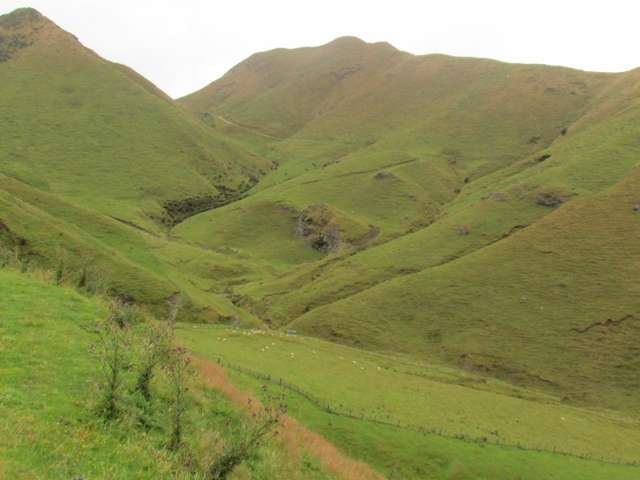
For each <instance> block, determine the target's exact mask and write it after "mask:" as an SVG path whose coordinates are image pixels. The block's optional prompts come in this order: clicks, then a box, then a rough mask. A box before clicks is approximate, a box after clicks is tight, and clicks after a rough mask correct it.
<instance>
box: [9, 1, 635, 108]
mask: <svg viewBox="0 0 640 480" xmlns="http://www.w3.org/2000/svg"><path fill="white" fill-rule="evenodd" d="M25 2H30V3H25ZM22 6H31V7H34V8H36V9H38V10H39V11H40V12H41V13H43V14H44V15H46V16H47V17H49V18H50V19H51V20H53V21H54V22H56V23H57V24H58V25H60V26H61V27H62V28H64V29H65V30H68V31H70V32H72V33H74V34H75V35H76V36H77V37H79V39H80V41H81V42H82V43H84V44H85V45H86V46H87V47H89V48H91V49H93V50H95V51H97V52H98V53H99V54H100V55H102V56H103V57H106V58H108V59H109V60H113V61H117V62H120V63H125V64H127V65H129V66H130V67H132V68H134V69H135V70H137V71H138V72H140V73H141V74H143V75H144V76H146V77H147V78H149V79H150V80H152V81H153V82H154V83H156V84H157V85H158V86H159V87H160V88H162V89H163V90H165V91H166V92H167V93H169V94H170V95H172V96H173V97H179V96H182V95H185V94H187V93H190V92H192V91H194V90H196V89H198V88H201V87H203V86H205V85H206V84H208V83H210V82H211V81H213V80H215V79H216V78H218V77H220V76H221V75H223V74H224V73H225V72H226V71H227V70H229V69H230V68H231V67H233V66H234V65H235V64H236V63H238V62H240V61H242V60H243V59H245V58H246V57H248V56H249V55H251V54H252V53H255V52H257V51H263V50H269V49H272V48H276V47H288V48H294V47H301V46H311V45H321V44H324V43H327V42H329V41H331V40H333V39H334V38H336V37H339V36H343V35H355V36H358V37H360V38H362V39H364V40H366V41H370V42H373V41H387V42H389V43H391V44H393V45H394V46H396V47H397V48H399V49H401V50H405V51H408V52H411V53H415V54H425V53H446V54H451V55H462V56H473V57H488V58H495V59H498V60H504V61H511V62H524V63H546V64H552V65H566V66H570V67H575V68H581V69H585V70H600V71H622V70H629V69H631V68H635V67H639V66H640V28H639V27H638V25H639V22H640V2H639V1H637V0H607V1H591V0H583V1H578V0H564V1H563V0H536V1H521V0H511V1H509V0H502V1H501V0H440V1H431V0H386V1H378V0H324V1H318V0H316V1H313V2H310V1H304V0H270V1H269V0H263V1H259V0H252V1H249V0H209V1H206V0H22V1H16V0H0V13H8V12H10V11H12V10H13V9H15V8H18V7H22Z"/></svg>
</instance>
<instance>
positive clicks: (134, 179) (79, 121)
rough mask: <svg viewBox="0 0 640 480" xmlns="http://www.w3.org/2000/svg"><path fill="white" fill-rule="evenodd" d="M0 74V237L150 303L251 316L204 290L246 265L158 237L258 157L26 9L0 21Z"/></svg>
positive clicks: (257, 169)
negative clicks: (178, 301)
mask: <svg viewBox="0 0 640 480" xmlns="http://www.w3.org/2000/svg"><path fill="white" fill-rule="evenodd" d="M0 78H1V79H2V81H0V99H1V101H0V120H1V122H2V142H0V232H2V233H3V235H0V241H1V242H2V243H4V244H7V246H8V247H9V248H13V249H16V250H19V251H20V254H22V255H23V256H24V258H25V261H31V262H37V263H41V264H45V265H47V266H49V267H55V266H56V265H62V264H64V268H65V270H67V272H66V274H67V275H69V276H73V275H76V276H80V273H79V272H81V271H83V270H87V269H89V270H91V271H92V272H94V274H95V276H96V277H100V279H99V283H101V284H102V283H104V287H105V288H108V289H110V290H111V291H112V293H114V294H117V295H121V296H123V297H125V298H128V299H131V300H134V301H138V302H141V303H145V304H147V305H150V306H152V307H153V308H154V309H156V310H158V313H160V311H161V310H163V309H166V308H167V301H168V300H169V299H171V298H174V297H175V295H176V294H177V293H182V294H183V297H184V302H183V303H184V306H185V309H184V313H183V314H184V315H188V316H190V317H191V318H200V319H208V320H211V319H222V318H226V319H233V318H237V319H245V320H247V321H251V319H250V316H249V315H247V314H245V313H243V312H241V311H239V310H238V309H236V308H235V307H233V305H231V304H230V302H229V301H228V300H226V299H224V298H223V297H221V296H219V295H217V294H216V293H215V292H217V291H219V290H221V289H222V288H223V287H220V288H218V287H217V286H216V282H217V281H220V280H221V279H229V278H231V277H233V278H238V277H243V276H247V275H248V276H250V275H252V274H253V272H254V266H249V265H246V264H244V263H243V262H239V261H236V260H230V261H229V259H227V258H225V257H224V255H222V254H219V253H214V252H210V251H203V250H200V249H197V248H193V247H189V246H184V245H180V244H177V243H175V242H172V241H171V239H170V238H167V237H166V236H165V235H166V234H167V231H168V229H169V228H170V227H171V226H172V225H173V224H174V223H176V222H179V221H181V220H182V219H184V218H186V217H188V216H189V215H192V214H193V213H195V212H198V211H201V210H206V209H207V208H211V206H212V205H217V204H219V203H221V202H225V201H228V200H229V199H230V198H233V196H234V195H237V194H240V193H241V192H242V191H244V190H246V189H247V188H249V187H250V186H251V185H252V184H253V183H255V181H257V178H258V177H259V176H260V175H261V174H262V173H263V172H264V169H268V168H270V162H269V161H267V160H264V159H263V158H261V157H259V156H257V155H255V154H252V153H248V151H247V150H246V149H244V148H243V147H242V146H241V145H239V144H238V142H237V141H235V140H233V139H230V138H228V137H225V136H224V135H220V134H218V133H216V132H214V131H212V130H211V129H209V128H207V127H206V126H204V125H202V123H201V122H199V121H198V120H197V119H194V118H193V116H192V115H191V114H190V113H189V112H186V111H185V110H184V109H183V108H182V107H181V106H179V105H178V104H176V103H175V102H173V101H172V100H171V99H170V98H169V97H168V96H167V95H165V94H164V93H163V92H161V91H160V90H159V89H158V88H157V87H155V86H154V85H153V84H151V83H150V82H149V81H147V80H146V79H144V78H143V77H141V76H140V75H139V74H137V73H136V72H134V71H133V70H131V69H129V68H128V67H125V66H122V65H117V64H113V63H111V62H108V61H106V60H104V59H102V58H100V57H99V56H97V55H96V54H95V53H93V52H92V51H90V50H88V49H87V48H85V47H84V46H82V45H81V44H80V43H79V42H78V40H77V39H76V38H75V37H74V36H73V35H71V34H69V33H67V32H64V31H63V30H61V29H60V28H59V27H57V26H56V25H55V24H54V23H52V22H51V21H49V20H48V19H47V18H45V17H44V16H42V15H41V14H40V13H38V12H37V11H35V10H32V9H20V10H17V11H15V12H13V13H11V14H8V15H4V16H1V17H0ZM0 247H2V246H1V245H0ZM258 269H259V268H258ZM96 281H98V280H97V279H96Z"/></svg>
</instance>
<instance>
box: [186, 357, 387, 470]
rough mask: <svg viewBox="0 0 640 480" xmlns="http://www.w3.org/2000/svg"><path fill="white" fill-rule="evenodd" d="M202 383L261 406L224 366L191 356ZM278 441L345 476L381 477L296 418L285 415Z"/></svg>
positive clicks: (240, 403)
mask: <svg viewBox="0 0 640 480" xmlns="http://www.w3.org/2000/svg"><path fill="white" fill-rule="evenodd" d="M191 359H192V362H193V365H194V366H195V367H196V368H197V369H198V371H199V372H200V375H201V377H202V379H203V380H204V382H205V384H206V385H207V386H209V387H212V388H215V389H216V390H218V391H220V392H221V393H222V394H223V395H224V396H226V397H227V398H228V399H229V400H231V401H232V402H234V403H235V404H237V405H238V406H239V407H241V408H244V409H254V408H257V409H259V408H262V407H261V405H260V402H259V401H258V400H257V399H256V398H254V397H253V396H252V395H250V394H248V393H246V392H243V391H241V390H239V389H238V388H236V386H235V385H233V383H231V381H230V380H229V377H228V376H227V374H226V372H225V371H224V369H223V368H222V367H221V366H220V365H218V364H217V363H215V362H212V361H210V360H206V359H203V358H200V357H193V356H192V357H191ZM279 437H280V441H281V442H282V444H283V445H284V446H285V448H286V449H287V451H289V452H290V453H291V454H292V455H295V456H302V454H303V453H305V452H307V453H309V454H311V455H312V456H314V457H316V458H317V459H318V460H319V461H320V463H321V464H322V466H323V467H324V468H326V469H327V470H328V471H329V472H331V473H333V474H335V475H337V476H339V477H340V478H344V479H346V480H384V477H383V476H382V475H380V474H379V473H377V472H375V471H374V470H373V469H372V468H371V467H369V465H367V464H365V463H362V462H358V461H356V460H353V459H351V458H349V457H347V456H346V455H344V454H343V453H342V452H340V451H339V450H338V449H337V448H336V447H335V446H334V445H333V444H332V443H331V442H329V441H328V440H327V439H326V438H324V437H323V436H321V435H319V434H317V433H315V432H312V431H310V430H308V429H307V428H306V427H304V426H303V425H301V424H300V423H299V422H298V421H297V420H295V419H293V418H291V417H289V416H287V415H285V416H284V419H283V422H282V427H281V429H280V433H279Z"/></svg>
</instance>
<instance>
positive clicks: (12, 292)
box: [0, 269, 334, 480]
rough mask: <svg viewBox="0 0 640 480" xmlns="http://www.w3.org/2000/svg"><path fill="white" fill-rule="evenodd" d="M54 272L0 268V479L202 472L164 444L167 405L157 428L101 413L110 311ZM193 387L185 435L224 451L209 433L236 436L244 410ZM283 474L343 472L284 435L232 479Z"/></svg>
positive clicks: (156, 416) (319, 478)
mask: <svg viewBox="0 0 640 480" xmlns="http://www.w3.org/2000/svg"><path fill="white" fill-rule="evenodd" d="M46 278H47V274H46V273H40V274H38V275H35V274H34V275H24V274H19V273H17V272H15V271H12V270H9V269H0V317H1V318H2V321H1V322H0V352H1V355H0V418H2V422H0V478H11V479H38V478H46V479H51V480H54V479H61V480H62V479H65V480H68V479H70V478H114V479H129V478H131V479H133V478H135V479H158V478H163V479H184V480H187V479H193V480H196V479H199V478H203V477H202V476H200V475H199V474H198V473H197V472H195V471H194V470H193V465H189V464H188V463H186V462H185V459H184V458H183V457H182V456H180V455H178V454H173V453H170V452H169V451H168V450H167V449H166V448H165V441H166V429H167V428H168V425H167V424H166V423H165V422H166V419H165V416H166V412H165V411H164V410H163V411H155V412H153V418H152V420H151V421H152V422H153V425H154V427H153V428H151V429H149V430H143V429H140V428H137V427H136V422H135V419H134V418H130V419H128V418H125V419H123V420H121V421H118V422H115V423H112V424H105V423H104V422H102V421H101V420H99V419H98V418H97V417H96V416H95V414H94V412H93V410H92V409H93V408H94V406H95V405H94V403H95V395H96V393H97V390H96V389H97V386H96V382H97V379H98V378H99V377H100V375H101V373H100V368H101V367H100V365H99V363H98V362H97V360H96V358H95V353H92V350H91V345H92V344H93V343H94V342H96V337H95V335H94V334H93V333H90V330H91V328H92V327H93V326H94V325H95V321H96V320H97V319H98V318H103V317H104V316H105V315H106V314H107V308H106V305H105V304H104V302H102V301H101V300H100V299H98V298H97V297H85V296H82V295H79V294H78V293H77V292H75V291H73V290H71V289H68V288H65V287H56V286H53V285H51V284H48V283H47V282H46V281H45V279H46ZM43 332H44V334H43ZM157 383H159V382H158V381H157ZM156 388H159V387H157V386H156V385H155V384H154V395H155V394H156V393H155V389H156ZM192 392H193V394H194V398H193V399H192V400H191V401H193V402H194V403H195V404H194V405H192V408H191V409H190V410H189V413H188V422H187V424H186V425H187V427H188V428H187V429H186V430H185V441H186V443H187V444H188V445H189V447H190V448H192V449H193V451H192V454H196V453H197V452H204V454H206V452H207V449H209V450H211V451H213V450H215V446H214V444H213V442H214V436H211V435H209V436H207V431H208V430H209V431H210V432H217V433H218V434H222V435H226V434H229V432H228V431H227V430H226V429H228V428H236V427H237V425H238V424H239V422H240V420H241V418H242V414H241V413H240V412H239V411H237V410H236V409H235V408H236V407H232V405H231V404H230V403H228V402H227V401H226V400H224V399H223V398H222V397H221V396H220V395H219V394H217V393H215V392H213V391H210V390H208V389H206V388H204V387H202V386H201V385H200V384H199V382H195V383H194V385H192ZM234 426H235V427H234ZM199 442H201V443H199ZM207 442H209V443H207ZM192 463H193V461H192ZM278 477H280V478H292V479H298V480H302V479H314V480H328V479H330V478H334V477H333V476H331V475H329V474H326V473H325V472H323V471H322V469H321V468H319V466H318V465H317V462H316V461H315V460H314V459H310V458H306V457H305V458H296V457H291V456H290V455H289V454H288V453H287V452H286V451H285V450H283V449H282V445H280V444H279V443H278V442H275V441H272V442H269V443H267V444H265V446H264V447H263V448H261V450H260V451H259V452H258V454H257V455H254V456H253V457H252V458H251V459H250V460H249V461H248V462H245V463H244V464H243V465H241V466H240V467H238V468H237V469H236V470H235V471H234V473H233V474H232V475H231V476H230V477H229V478H231V479H235V480H240V479H246V478H255V479H264V480H267V479H272V478H278Z"/></svg>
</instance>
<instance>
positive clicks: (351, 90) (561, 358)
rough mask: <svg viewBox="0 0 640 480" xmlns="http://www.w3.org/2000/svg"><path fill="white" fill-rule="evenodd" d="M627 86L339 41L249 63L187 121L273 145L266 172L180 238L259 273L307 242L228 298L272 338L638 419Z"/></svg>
mask: <svg viewBox="0 0 640 480" xmlns="http://www.w3.org/2000/svg"><path fill="white" fill-rule="evenodd" d="M639 79H640V77H639V72H638V71H632V72H629V73H626V74H598V73H589V72H580V71H574V70H569V69H564V68H556V67H546V66H529V65H509V64H503V63H499V62H494V61H489V60H478V59H458V58H451V57H446V56H441V55H435V56H434V55H430V56H424V57H415V56H412V55H409V54H406V53H403V52H399V51H397V50H395V49H393V48H392V47H390V46H389V45H386V44H373V45H371V44H366V43H364V42H361V41H359V40H357V39H353V38H344V39H338V40H336V41H335V42H332V43H330V44H327V45H325V46H322V47H317V48H311V49H299V50H274V51H271V52H265V53H261V54H256V55H254V56H253V57H251V58H249V59H248V60H246V61H245V62H243V63H241V64H240V65H238V66H237V67H234V68H233V69H232V70H231V71H230V72H229V73H227V75H225V76H224V77H222V78H221V79H220V80H217V81H215V82H214V83H212V84H211V85H210V86H208V87H206V88H205V89H203V90H202V91H200V92H196V93H195V94H193V95H190V96H188V97H186V98H184V99H182V100H181V101H182V102H183V103H184V104H185V105H186V106H188V107H189V108H191V109H192V110H194V111H195V112H196V113H198V114H199V115H200V116H201V117H202V118H204V119H205V120H209V121H211V119H213V120H214V121H213V122H212V124H213V126H214V127H215V128H217V129H221V130H224V131H226V132H227V133H228V134H231V135H233V134H236V135H238V136H240V137H246V135H247V129H252V128H254V129H255V130H256V131H257V132H260V133H268V134H270V135H273V136H276V137H279V138H278V139H272V140H267V139H265V138H264V137H261V138H260V139H257V140H254V144H260V145H261V148H262V149H263V151H266V152H267V156H270V157H271V158H276V159H277V162H278V163H279V165H280V167H279V168H278V170H276V171H274V172H272V173H270V174H268V175H267V176H266V177H265V179H264V180H263V181H261V182H260V183H259V184H258V185H257V187H255V188H254V189H253V190H252V195H250V196H249V197H247V198H245V199H243V200H241V201H239V202H236V203H234V204H233V205H229V206H227V207H224V208H221V209H217V210H214V211H211V212H207V213H204V214H201V215H197V216H195V217H192V218H190V219H189V220H188V221H186V222H184V223H183V224H181V225H179V226H178V227H177V229H176V231H175V232H176V235H177V236H178V237H179V238H182V239H184V240H187V241H194V242H196V243H197V244H198V245H200V246H203V247H205V248H206V247H209V248H220V245H221V244H223V243H224V244H227V245H231V246H233V247H234V248H236V247H237V248H238V250H239V252H241V254H242V255H245V256H249V257H250V258H255V259H256V260H258V259H260V260H262V259H267V260H269V261H272V262H273V261H276V259H278V258H280V257H281V256H282V254H283V249H282V246H283V245H285V243H284V242H293V241H294V240H295V239H296V238H297V239H298V241H300V240H303V241H305V243H306V246H305V245H300V243H299V242H298V244H297V246H296V247H295V249H294V248H293V247H292V248H287V249H286V250H285V251H286V252H287V253H288V255H287V256H286V260H287V261H288V262H289V263H290V264H292V267H293V268H291V269H289V271H287V272H286V273H282V274H279V275H278V276H277V277H276V278H274V279H271V280H270V279H265V280H264V281H259V282H252V283H250V284H247V285H243V286H239V287H236V288H235V289H234V297H233V298H234V301H235V302H236V303H237V304H238V305H241V306H243V307H245V308H249V309H250V310H252V311H253V312H255V313H256V314H257V315H258V316H259V317H261V318H263V319H266V320H267V321H269V322H270V323H271V324H275V325H286V328H288V329H290V328H293V329H295V330H300V331H304V332H306V333H309V334H312V335H316V336H320V337H323V338H328V339H331V340H333V341H338V342H344V343H348V344H350V345H354V346H360V347H365V348H368V349H376V350H385V351H402V352H407V353H412V354H417V355H420V358H425V357H426V358H430V359H432V360H433V361H437V362H446V363H448V364H451V365H456V366H462V367H464V368H468V369H473V370H477V371H482V372H485V373H486V374H487V375H489V376H494V377H498V378H503V379H506V380H509V381H512V382H516V383H518V384H523V385H532V386H535V387H537V388H542V389H546V390H549V391H553V392H556V393H562V394H563V395H565V397H566V401H567V402H570V403H576V404H584V403H587V404H593V405H602V404H604V405H607V406H610V407H616V408H632V409H634V410H635V409H636V407H635V405H636V404H637V402H636V400H637V395H636V394H635V393H633V392H636V391H637V388H636V387H637V379H636V378H635V375H634V372H635V371H636V370H637V365H635V363H634V361H633V355H634V353H633V352H634V348H635V347H634V345H635V344H637V342H638V333H637V332H636V329H635V327H634V326H633V325H634V320H635V318H636V317H637V316H638V304H637V297H638V296H637V293H638V292H637V288H636V285H635V283H634V282H633V280H632V279H633V278H635V276H637V274H638V273H640V272H639V271H638V262H637V261H635V259H637V258H638V256H639V254H640V252H638V251H637V249H635V247H634V245H635V242H634V239H635V238H636V237H637V232H636V231H635V230H636V227H637V226H638V223H637V220H638V218H639V217H638V216H637V213H636V212H635V210H634V208H635V207H634V205H636V204H637V203H638V202H639V201H640V200H638V198H634V196H633V195H634V194H633V192H634V188H633V185H634V178H635V176H636V175H635V173H634V172H635V171H636V170H635V167H636V165H637V164H638V158H640V155H639V154H640V151H639V148H640V144H638V142H637V138H638V135H639V134H640V132H639V131H638V127H637V125H640V123H639V122H638V120H639V118H638V116H639V115H640V110H639V109H638V107H639V106H640V104H639V102H640V83H639ZM308 97H310V98H311V99H312V100H309V103H307V100H308ZM301 99H303V100H301ZM276 105H278V106H279V107H278V108H276ZM216 118H217V119H218V120H217V121H215V119H216ZM220 118H223V119H225V120H226V121H227V122H231V123H232V124H235V125H236V126H235V130H234V128H232V127H231V126H230V124H229V123H226V124H224V125H222V124H221V123H222V122H221V121H220ZM257 137H258V135H256V138H257ZM623 192H626V193H623ZM309 209H316V210H318V209H320V210H323V211H326V212H330V213H328V214H327V215H333V216H334V217H338V218H340V219H341V220H340V221H338V220H335V221H334V222H332V225H330V226H329V227H327V226H326V223H327V222H326V221H324V220H323V221H317V220H316V219H314V218H309V216H308V215H306V214H305V212H308V211H309ZM290 212H291V213H290ZM296 214H297V218H296ZM252 215H255V217H252ZM287 218H288V221H287ZM247 219H251V220H249V221H251V222H252V228H251V229H252V230H255V231H258V232H260V231H261V230H262V229H268V230H269V234H268V237H267V236H264V237H263V236H260V238H261V239H263V240H266V239H267V238H268V239H269V241H264V242H252V241H248V239H247V237H246V236H244V235H243V234H242V232H246V229H245V228H241V227H240V225H243V226H244V225H245V224H244V223H243V222H245V221H247ZM301 222H303V223H304V228H305V229H307V230H309V231H310V234H309V235H308V236H305V235H304V234H300V231H299V225H300V224H301ZM330 223H331V222H330ZM223 226H224V227H223ZM227 226H229V227H228V228H227ZM296 226H298V228H296ZM234 227H238V229H237V230H234ZM367 229H368V230H369V231H370V232H371V235H369V236H366V235H365V234H363V233H362V232H364V231H367ZM220 230H223V231H224V233H222V232H221V231H220ZM276 232H277V233H276ZM358 232H359V233H358ZM318 236H320V237H321V240H324V243H322V242H321V243H320V245H321V246H325V248H318V245H317V244H314V243H313V241H310V240H314V239H317V238H318ZM336 238H337V240H336ZM354 238H364V241H354V240H353V239H354ZM326 245H330V246H332V245H337V246H336V247H335V248H326ZM301 249H302V250H301ZM305 249H306V250H305ZM312 250H316V252H317V253H320V254H323V255H324V257H323V258H321V259H318V260H316V261H313V262H310V261H309V260H310V258H309V257H307V258H305V257H304V256H302V255H301V253H297V252H301V251H307V252H309V255H311V251H312ZM294 252H296V253H294ZM621 319H624V320H622V321H620V320H621ZM590 325H593V328H592V329H589V331H588V333H586V334H581V333H579V332H578V331H579V330H581V329H584V328H588V327H589V326H590ZM603 336H604V337H603ZM612 336H615V340H614V339H613V338H612ZM505 345H510V348H506V349H505V348H504V346H505Z"/></svg>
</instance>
